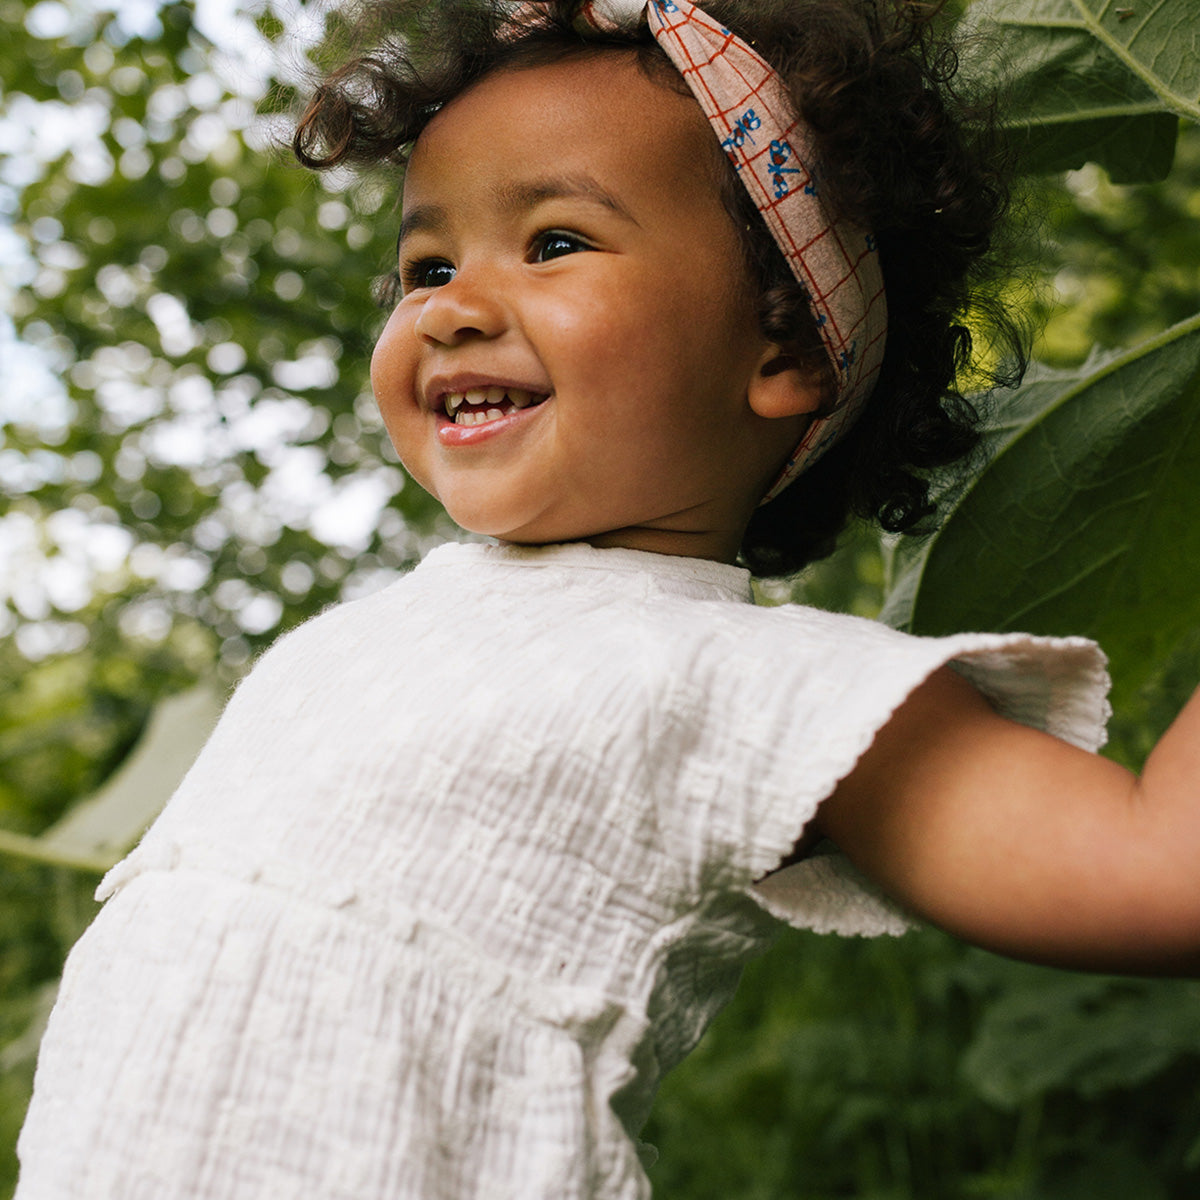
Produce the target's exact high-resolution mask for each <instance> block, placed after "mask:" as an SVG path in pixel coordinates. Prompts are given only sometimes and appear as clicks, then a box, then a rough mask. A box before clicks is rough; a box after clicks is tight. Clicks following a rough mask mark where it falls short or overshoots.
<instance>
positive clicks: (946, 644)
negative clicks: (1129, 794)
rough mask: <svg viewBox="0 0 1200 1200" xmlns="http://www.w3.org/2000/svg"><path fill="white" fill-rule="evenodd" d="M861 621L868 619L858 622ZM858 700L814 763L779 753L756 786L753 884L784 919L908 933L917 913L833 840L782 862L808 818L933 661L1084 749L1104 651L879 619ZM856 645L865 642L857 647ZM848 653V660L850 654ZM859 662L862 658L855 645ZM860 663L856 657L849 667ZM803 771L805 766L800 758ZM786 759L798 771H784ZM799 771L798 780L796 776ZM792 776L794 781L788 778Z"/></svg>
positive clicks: (812, 926) (1095, 744)
mask: <svg viewBox="0 0 1200 1200" xmlns="http://www.w3.org/2000/svg"><path fill="white" fill-rule="evenodd" d="M855 624H858V625H860V626H861V625H862V624H863V623H861V622H855ZM865 640H868V641H874V642H876V646H875V651H876V653H875V654H873V655H871V656H869V658H866V659H865V661H866V662H867V663H868V664H869V665H868V666H865V667H864V666H859V667H858V668H857V669H858V670H859V671H860V672H861V673H862V674H863V678H862V680H860V683H861V689H848V690H847V692H846V695H851V694H853V693H854V692H855V691H857V694H856V695H854V704H853V707H852V708H851V707H847V706H846V705H842V706H841V708H840V712H839V714H838V717H837V719H835V720H834V721H833V722H831V724H830V725H829V727H828V728H827V729H826V730H825V731H824V735H823V739H822V747H821V753H820V756H819V757H820V762H819V769H818V770H816V771H813V770H812V769H811V768H812V765H813V764H812V761H811V758H812V757H813V756H812V755H811V746H812V744H813V739H812V738H811V736H810V737H809V738H808V739H807V740H805V739H802V738H800V737H797V739H796V743H795V744H796V745H797V746H800V747H804V746H805V745H807V746H808V747H809V755H808V761H806V762H805V763H803V764H802V763H800V762H798V761H795V760H794V759H793V761H791V762H788V761H787V760H786V758H785V759H784V761H783V762H782V763H781V764H780V766H781V769H780V770H777V771H775V772H773V774H772V776H771V777H770V778H769V779H767V780H766V781H765V784H766V787H765V789H764V790H763V791H760V793H759V795H760V798H761V799H762V801H763V808H762V809H761V810H760V816H761V820H760V823H759V825H758V828H757V830H756V833H755V836H754V837H753V840H752V846H753V849H752V852H751V856H750V862H749V865H750V868H751V871H752V872H753V878H754V880H755V881H756V882H754V883H753V884H752V885H750V886H748V887H747V889H746V892H747V894H748V895H749V896H750V897H751V898H752V899H754V900H755V901H756V902H757V903H758V904H759V905H760V906H761V907H762V908H764V909H765V910H766V911H767V912H768V913H770V914H771V915H772V916H774V917H776V918H777V919H779V920H781V921H784V922H786V923H787V924H789V925H793V926H795V927H797V928H800V929H809V930H815V931H817V932H820V933H838V934H843V935H862V936H876V935H880V934H901V933H903V932H905V931H906V930H907V929H909V928H911V927H913V926H914V925H916V924H918V922H917V920H916V918H914V917H911V916H910V915H908V914H906V913H905V912H904V911H903V910H902V909H901V908H900V907H899V906H898V905H896V904H895V903H894V902H892V901H891V900H890V899H888V898H887V897H886V896H885V895H884V894H883V893H882V892H880V891H879V889H877V888H876V887H874V886H873V885H872V884H871V883H870V881H868V880H867V879H865V878H864V877H863V876H862V875H861V874H860V873H859V872H858V871H857V870H855V868H854V867H853V866H852V865H851V863H850V862H849V861H848V860H847V859H846V858H845V856H844V855H842V854H841V853H840V852H838V851H837V850H836V848H835V847H832V846H831V844H827V845H828V846H830V847H831V851H832V852H830V853H821V852H818V853H817V854H815V855H813V856H811V857H809V858H806V859H803V860H801V861H800V862H798V863H794V864H790V865H789V866H787V867H784V868H782V869H779V864H780V862H781V861H783V859H784V858H786V857H787V856H788V855H789V854H790V853H791V852H792V849H793V847H794V846H795V843H796V842H797V840H798V839H799V836H800V833H801V831H802V830H803V828H804V826H805V825H806V824H807V823H808V822H809V821H810V820H811V819H812V817H813V816H814V814H815V813H816V811H817V809H818V807H819V806H820V804H821V802H822V801H823V800H824V799H825V798H826V797H827V796H828V795H830V794H831V793H832V791H833V790H834V788H835V787H836V785H837V783H838V782H839V781H840V780H841V779H843V778H845V776H846V775H848V774H849V773H850V771H851V770H853V768H854V766H855V764H856V763H857V762H858V760H859V758H860V757H861V756H862V754H863V753H864V752H865V751H866V749H867V748H868V747H869V746H870V745H871V743H872V742H873V741H874V738H875V735H876V734H877V733H878V731H879V730H880V729H881V728H882V727H883V726H884V725H885V724H886V723H887V722H888V720H889V719H890V718H891V716H892V714H893V713H894V712H895V711H896V710H897V709H898V708H899V707H900V705H901V704H903V702H904V701H905V699H907V697H908V696H909V695H910V694H911V693H912V692H913V691H914V690H915V689H916V688H917V687H918V686H919V685H920V684H921V683H922V682H924V681H925V680H926V679H927V678H928V677H929V676H930V675H931V674H933V672H934V671H936V670H937V669H938V668H939V667H942V666H944V665H947V664H948V665H950V666H951V667H952V668H953V669H955V670H957V671H958V672H959V673H960V674H961V675H963V676H964V677H965V678H966V679H968V680H969V681H970V682H971V683H972V684H973V685H974V686H975V687H976V688H978V689H979V691H980V692H982V693H983V695H984V696H986V697H987V699H988V700H989V701H990V702H991V704H992V705H993V706H994V707H995V709H996V711H997V712H999V713H1000V714H1001V715H1002V716H1004V717H1007V718H1009V719H1010V720H1014V721H1018V722H1020V723H1021V724H1025V725H1029V726H1031V727H1032V728H1035V729H1039V730H1043V731H1045V732H1047V733H1050V734H1053V735H1054V736H1055V737H1058V738H1061V739H1062V740H1063V741H1066V742H1069V743H1071V744H1072V745H1075V746H1078V747H1080V748H1082V749H1084V750H1088V751H1096V750H1098V749H1099V748H1100V747H1101V746H1102V745H1103V744H1104V741H1105V726H1106V724H1107V721H1108V718H1109V715H1110V713H1111V709H1110V707H1109V703H1108V698H1107V697H1108V690H1109V677H1108V671H1107V662H1106V659H1105V657H1104V655H1103V653H1102V652H1101V651H1100V649H1099V647H1097V646H1096V644H1095V643H1094V642H1091V641H1089V640H1088V639H1086V638H1038V637H1032V636H1029V635H1024V634H960V635H956V636H953V637H947V638H915V637H911V636H908V635H905V634H900V633H897V632H896V631H893V630H887V629H884V628H883V627H880V626H876V627H875V631H872V632H870V633H867V634H866V635H865ZM859 649H860V652H861V649H862V647H861V646H860V648H859ZM850 661H853V660H850ZM859 661H860V662H861V661H864V659H863V656H862V655H861V653H860V655H859ZM854 669H855V668H854V667H853V666H851V667H849V670H850V671H851V673H853V671H854ZM802 766H803V767H806V768H807V769H806V770H803V771H802V770H801V767H802ZM789 767H790V768H791V769H792V770H793V771H794V772H795V774H793V775H792V777H791V779H790V780H789V779H788V778H787V775H786V772H787V770H788V768H789ZM797 780H803V783H802V784H800V785H799V786H797V785H796V781H797ZM789 785H790V786H789Z"/></svg>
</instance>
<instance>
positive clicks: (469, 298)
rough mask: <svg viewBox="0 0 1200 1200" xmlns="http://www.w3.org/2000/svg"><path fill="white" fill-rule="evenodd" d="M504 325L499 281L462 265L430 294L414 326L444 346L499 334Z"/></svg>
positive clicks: (429, 338) (421, 334)
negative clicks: (469, 270)
mask: <svg viewBox="0 0 1200 1200" xmlns="http://www.w3.org/2000/svg"><path fill="white" fill-rule="evenodd" d="M504 327H505V316H504V306H503V304H502V303H501V302H500V299H499V293H498V291H497V287H496V284H495V281H494V280H493V281H490V282H489V280H487V279H485V278H483V277H482V276H481V275H480V273H478V272H471V273H468V272H465V271H463V270H462V269H461V268H460V269H459V271H458V272H457V274H456V275H455V276H454V278H453V279H451V280H450V281H449V282H448V283H444V284H442V286H441V287H439V288H435V289H434V290H433V291H432V292H431V293H430V294H429V296H428V298H427V299H426V300H425V302H424V304H422V305H421V313H420V315H419V316H418V317H417V320H416V323H415V326H414V328H415V330H416V332H417V334H418V336H420V337H422V338H424V339H425V340H427V341H430V342H436V343H437V344H439V345H442V346H454V345H458V344H459V343H461V342H464V341H469V340H470V339H472V338H493V337H497V336H499V334H500V333H501V332H502V331H503V329H504Z"/></svg>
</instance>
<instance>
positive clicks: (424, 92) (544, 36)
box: [293, 0, 1025, 576]
mask: <svg viewBox="0 0 1200 1200" xmlns="http://www.w3.org/2000/svg"><path fill="white" fill-rule="evenodd" d="M580 2H581V0H548V2H547V3H545V4H543V5H542V8H543V11H544V14H545V20H544V21H541V22H538V23H531V24H529V25H528V26H521V27H520V28H519V29H517V30H515V31H514V26H513V24H512V22H511V19H510V17H509V15H508V12H507V10H506V9H505V8H504V7H502V6H501V4H499V3H498V2H497V0H444V2H439V3H433V4H431V3H429V0H372V2H371V3H369V4H364V5H363V6H362V7H361V8H360V9H359V10H358V12H357V13H356V14H354V15H353V16H346V18H345V19H346V26H345V29H346V33H347V37H348V39H349V40H350V44H351V45H354V46H357V47H359V48H360V49H359V51H358V52H357V53H353V54H352V55H351V56H350V57H349V60H348V61H347V62H346V63H345V65H343V66H341V67H340V68H338V69H337V70H335V71H333V72H332V73H331V74H330V75H328V76H327V77H326V78H325V79H324V81H323V82H321V83H320V84H319V85H318V86H317V88H316V89H315V92H314V94H313V97H312V99H311V101H310V103H309V104H308V107H307V109H306V110H305V112H304V113H303V115H302V117H301V118H300V121H299V124H298V127H297V129H296V133H295V138H294V142H293V147H294V151H295V153H296V156H297V158H298V159H299V160H300V162H301V163H303V164H304V165H306V166H308V167H312V168H314V169H318V170H319V169H325V168H328V167H333V166H338V165H347V166H351V167H356V168H360V169H362V168H368V169H369V168H372V167H377V166H381V165H395V166H397V167H400V168H403V165H404V163H405V162H406V159H407V155H408V153H409V152H410V150H411V148H412V145H413V143H414V142H415V141H416V139H417V137H418V136H419V134H420V133H421V130H422V129H423V128H424V126H425V124H426V123H427V122H428V121H429V120H430V119H431V118H432V116H433V115H434V114H435V113H436V112H437V111H438V109H439V108H440V107H441V106H442V105H444V104H446V103H447V102H449V101H450V100H452V99H453V98H454V97H455V96H457V95H459V94H460V93H461V92H463V91H464V90H465V89H466V88H468V87H469V86H470V85H471V84H472V83H474V82H476V81H478V80H479V79H481V78H483V77H484V76H485V75H487V74H488V73H489V72H492V71H494V70H497V69H499V68H501V67H505V66H535V65H540V64H543V63H550V62H556V61H561V60H563V59H565V58H569V57H571V56H573V55H584V54H595V53H601V52H604V51H606V50H610V49H622V50H624V51H626V52H629V51H631V50H632V51H634V52H636V54H637V56H638V61H639V63H640V65H641V66H642V69H643V70H645V71H646V72H647V73H648V74H650V75H651V76H652V77H653V78H654V79H655V80H656V81H658V82H660V83H662V84H663V85H664V86H669V87H674V88H676V89H678V90H680V91H681V92H683V93H685V94H686V91H687V88H686V84H685V83H684V82H683V80H682V79H681V78H680V77H679V75H678V73H677V72H676V71H675V68H674V67H673V66H672V65H671V64H670V62H669V60H668V59H667V58H666V56H665V54H663V52H662V51H661V50H660V49H659V48H658V46H657V45H656V44H655V42H654V41H653V38H652V35H651V34H650V33H649V31H648V30H646V29H645V28H644V26H643V28H642V29H641V30H640V31H631V32H628V33H626V32H621V33H614V34H595V33H589V34H586V35H585V34H581V33H579V32H577V31H576V30H575V28H574V27H573V25H572V20H573V17H574V15H575V12H576V11H577V9H578V8H579V6H580ZM703 6H704V8H705V11H706V12H708V13H710V14H711V15H712V16H713V17H715V18H716V19H717V20H719V21H721V22H722V23H724V24H725V25H726V26H728V27H729V28H730V29H732V30H733V31H734V32H735V33H737V34H738V35H739V36H740V37H741V38H742V39H743V40H745V41H747V42H748V43H750V44H751V45H752V46H754V47H755V48H756V49H757V50H758V52H759V53H760V54H762V55H763V56H764V57H765V58H767V59H768V60H769V61H770V62H771V64H772V66H773V67H774V68H775V69H776V71H777V72H778V73H779V75H780V76H781V78H782V79H783V81H784V84H785V86H786V87H787V89H788V91H789V93H790V95H791V97H792V100H793V103H794V104H795V107H796V110H797V112H798V113H799V115H800V116H801V117H802V118H803V119H804V120H805V122H806V123H807V124H808V126H809V128H810V130H811V131H812V139H813V145H814V147H815V153H816V157H817V162H816V164H815V165H816V167H817V169H818V170H819V171H820V173H821V179H822V193H823V196H824V197H825V199H826V202H827V204H829V205H830V207H831V208H832V210H833V211H834V213H835V214H836V215H837V216H839V217H842V218H845V219H848V220H851V221H854V222H855V223H857V224H859V225H860V226H862V227H864V228H867V229H870V230H872V232H873V233H874V235H875V238H876V240H877V244H878V246H879V252H880V257H881V262H882V265H883V272H884V279H885V286H886V289H887V298H888V310H889V329H888V340H887V350H886V354H885V358H884V362H883V367H882V370H881V372H880V375H879V379H878V382H877V384H876V388H875V393H874V395H873V396H872V398H871V400H870V402H869V403H868V404H867V405H866V408H865V411H864V412H863V414H862V415H861V416H860V417H859V419H858V421H857V422H856V424H855V425H854V427H853V428H852V429H851V430H850V432H849V433H848V434H846V435H845V436H844V437H843V438H842V440H841V441H840V442H839V443H838V444H837V445H835V446H834V447H833V448H832V449H831V450H829V451H828V452H827V453H826V454H825V455H824V456H822V457H821V458H820V459H819V460H818V461H817V462H816V463H814V464H813V465H812V466H811V467H809V468H808V469H807V470H806V471H805V472H804V473H803V474H802V475H801V476H800V478H799V479H797V480H796V481H795V482H793V483H792V484H791V485H790V486H789V487H787V488H785V489H784V490H783V492H782V493H781V494H780V495H779V496H778V497H777V498H776V499H774V500H773V501H771V502H770V503H769V504H765V505H763V506H761V507H760V508H759V509H758V510H757V511H756V512H755V513H754V515H753V516H752V518H751V520H750V523H749V525H748V527H747V529H746V531H745V534H744V537H743V540H742V546H741V556H742V559H743V561H744V562H745V563H746V565H747V566H749V567H750V569H751V570H752V571H753V572H754V573H755V574H756V575H760V576H778V575H788V574H791V573H793V572H795V571H797V570H799V569H800V568H802V567H804V566H806V565H807V564H808V563H810V562H813V561H814V560H816V559H818V558H821V557H823V556H825V555H827V554H829V553H830V552H831V551H832V550H833V548H834V546H835V544H836V541H837V537H838V534H839V533H840V532H841V530H842V529H843V528H844V527H845V525H846V523H847V521H848V520H849V519H850V518H851V517H855V516H857V517H863V518H871V519H874V520H877V521H878V522H879V524H880V525H881V526H882V527H883V528H884V529H885V530H888V531H891V532H923V531H925V530H927V529H928V528H931V526H932V521H933V518H934V517H935V516H936V511H937V504H936V502H935V500H934V498H933V492H934V487H935V485H936V483H937V481H938V480H939V478H940V477H942V476H944V475H945V473H946V468H949V467H952V466H953V465H955V464H959V466H960V469H961V466H962V465H963V464H965V463H967V462H969V460H970V457H971V455H972V453H973V451H974V450H975V449H976V447H977V446H978V444H979V440H980V437H979V425H980V414H979V412H978V410H977V408H976V407H975V405H973V404H972V403H971V402H970V401H969V400H967V399H966V398H965V396H964V394H963V389H964V381H965V382H966V383H970V384H972V385H979V384H980V383H981V382H982V383H985V384H990V385H992V386H995V385H998V384H1002V383H1010V382H1012V381H1013V380H1014V379H1016V378H1019V376H1020V374H1021V372H1022V371H1023V369H1024V365H1025V351H1024V341H1025V337H1024V333H1025V331H1024V329H1023V327H1022V325H1021V324H1020V322H1019V321H1018V320H1017V319H1015V318H1014V317H1013V316H1012V315H1011V314H1010V313H1009V312H1008V311H1006V309H1005V308H1004V307H1003V306H1002V305H1001V304H1000V303H998V302H997V301H996V300H995V299H994V298H992V297H991V296H990V294H989V290H988V284H989V281H990V279H992V278H993V277H994V275H995V273H996V271H995V265H994V263H993V262H992V261H991V256H992V254H993V251H994V246H995V244H996V237H997V233H998V231H999V230H1000V229H1001V228H1002V220H1003V217H1004V214H1005V212H1006V210H1007V206H1008V189H1007V186H1006V177H1005V170H1004V160H1005V155H1004V154H1003V152H1002V144H1001V141H1000V139H999V136H998V135H997V133H996V122H995V120H994V112H993V107H992V105H991V104H990V103H987V102H979V101H977V100H976V99H975V98H973V97H972V96H971V95H970V94H969V92H968V91H967V90H966V89H964V88H963V87H962V86H961V85H960V84H959V82H958V81H957V80H956V77H955V76H956V70H957V56H956V53H955V50H954V49H953V47H952V45H951V44H950V43H948V42H947V41H945V40H943V39H942V38H941V36H940V35H939V32H938V29H937V27H936V24H937V23H936V21H935V17H936V15H937V8H938V7H940V6H939V5H923V4H918V3H914V2H913V0H708V2H706V3H704V5H703ZM715 146H716V139H715V138H714V147H715ZM716 158H717V159H718V160H719V161H720V162H722V163H724V166H723V167H722V168H721V170H722V172H723V174H722V175H721V176H720V178H721V180H722V182H721V191H722V199H723V201H724V204H725V207H726V209H727V211H728V212H729V214H730V217H731V219H732V220H733V221H734V223H735V226H736V228H737V230H738V232H739V236H740V238H741V242H742V248H743V253H744V258H745V262H746V267H747V274H748V278H749V283H750V286H751V287H752V288H753V289H754V293H755V294H756V295H757V297H758V311H759V320H760V324H761V327H762V330H763V332H764V333H765V334H766V336H767V337H768V338H769V339H770V340H771V341H773V342H775V343H777V344H778V345H779V346H780V347H781V349H782V350H783V352H784V353H786V354H789V355H791V356H792V357H794V358H796V359H798V360H800V361H802V362H803V363H805V364H806V365H808V366H810V367H812V368H814V369H817V370H826V369H827V368H826V366H825V362H824V354H823V350H822V348H821V344H820V340H819V338H818V336H817V333H816V328H815V323H814V320H813V317H812V314H811V311H810V309H809V305H808V300H807V296H806V294H805V292H804V289H803V288H802V287H801V285H800V284H799V283H798V282H797V281H796V279H795V277H794V276H793V275H792V273H791V270H790V269H789V267H788V265H787V263H786V260H785V259H784V258H783V256H782V254H781V253H780V251H779V249H778V247H777V246H776V244H775V242H774V239H773V238H772V236H771V234H770V232H769V230H768V229H767V227H766V225H765V224H764V222H763V221H762V219H761V218H760V216H759V214H758V212H757V210H756V209H755V207H754V205H753V203H752V201H751V200H750V198H749V196H748V195H747V193H746V191H745V189H744V188H743V186H742V185H741V183H740V181H739V180H738V178H737V176H736V174H735V172H734V170H733V168H732V167H731V166H730V165H729V164H728V163H727V162H726V160H725V157H724V155H720V154H716ZM968 312H969V313H970V317H971V323H972V325H973V326H974V327H975V328H976V330H984V331H986V334H987V336H986V347H987V350H988V360H989V362H990V363H993V364H994V363H999V364H1000V365H999V366H994V365H993V366H990V367H988V368H985V367H981V366H980V364H979V363H977V362H976V361H975V359H976V357H977V356H976V355H975V354H974V351H973V339H972V334H971V331H970V330H969V329H968V327H967V325H966V324H965V323H964V320H965V318H964V314H967V313H968Z"/></svg>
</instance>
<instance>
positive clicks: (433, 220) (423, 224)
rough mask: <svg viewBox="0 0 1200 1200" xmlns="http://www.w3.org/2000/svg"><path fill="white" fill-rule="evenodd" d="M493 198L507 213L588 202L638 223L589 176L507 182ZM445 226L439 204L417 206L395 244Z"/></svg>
mask: <svg viewBox="0 0 1200 1200" xmlns="http://www.w3.org/2000/svg"><path fill="white" fill-rule="evenodd" d="M496 197H497V199H498V201H499V203H500V206H501V208H503V209H504V210H506V211H508V212H525V211H528V210H529V209H531V208H536V207H537V205H539V204H543V203H545V202H546V201H547V200H562V199H566V200H588V201H590V202H591V203H593V204H598V205H600V206H601V207H602V208H607V209H608V210H609V211H610V212H614V213H616V214H617V216H619V217H623V218H624V219H625V220H626V221H630V222H632V223H633V224H634V225H638V224H639V222H638V220H637V218H636V217H635V216H634V215H633V214H632V213H631V212H630V211H629V209H627V208H626V207H625V205H623V204H622V203H621V202H620V201H619V200H618V199H617V198H616V197H615V196H614V195H613V194H612V193H611V192H610V191H609V190H608V189H607V188H605V187H603V186H602V185H601V184H600V183H599V182H598V181H597V180H595V179H593V178H592V177H591V176H590V175H561V176H553V177H551V178H547V179H534V180H530V181H528V182H523V183H506V184H503V185H501V186H500V187H498V188H497V189H496ZM447 223H448V222H447V217H446V210H445V209H444V208H443V207H442V206H441V205H439V204H420V205H418V206H417V207H416V208H413V209H410V210H409V211H407V212H406V213H405V214H404V216H403V217H402V219H401V221H400V233H399V236H398V237H397V238H396V245H397V247H399V246H400V245H402V244H403V243H404V240H405V239H406V238H409V237H411V236H412V235H413V234H414V233H424V232H433V233H437V232H440V231H444V230H445V228H446V226H447Z"/></svg>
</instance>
